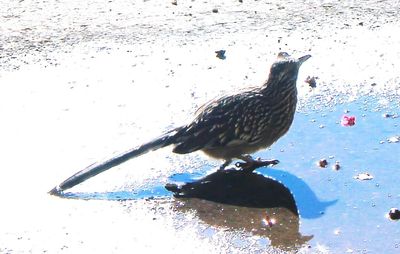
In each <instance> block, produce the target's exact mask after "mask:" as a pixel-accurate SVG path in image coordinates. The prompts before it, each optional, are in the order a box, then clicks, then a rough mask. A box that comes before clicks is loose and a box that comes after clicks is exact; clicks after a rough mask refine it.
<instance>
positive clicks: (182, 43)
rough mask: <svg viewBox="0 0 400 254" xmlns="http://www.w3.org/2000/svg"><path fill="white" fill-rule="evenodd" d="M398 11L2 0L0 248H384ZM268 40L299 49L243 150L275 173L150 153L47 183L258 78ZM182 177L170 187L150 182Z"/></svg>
mask: <svg viewBox="0 0 400 254" xmlns="http://www.w3.org/2000/svg"><path fill="white" fill-rule="evenodd" d="M399 12H400V10H399V3H398V2H397V1H353V2H352V1H347V2H346V3H343V2H342V1H340V2H338V1H285V3H282V2H281V1H269V2H266V1H246V0H243V2H239V1H223V2H221V1H186V2H185V3H183V1H182V3H181V2H180V1H178V2H177V5H174V4H172V3H171V2H169V1H152V0H150V1H143V2H129V1H108V2H105V1H93V0H92V1H86V2H82V1H57V2H54V1H42V2H33V1H10V2H1V3H0V21H1V22H0V24H1V25H0V31H1V33H0V41H1V44H0V66H1V68H0V84H1V85H0V88H1V93H0V115H1V127H0V130H1V132H0V140H1V143H0V154H1V155H2V156H1V165H2V166H1V170H0V198H1V199H0V200H1V202H2V205H1V207H2V208H1V213H0V214H1V216H0V225H1V227H0V228H1V229H0V253H27V252H32V253H58V252H63V253H76V252H97V253H131V252H132V251H138V252H140V251H143V252H144V251H146V252H150V251H163V252H167V253H172V252H175V253H187V252H193V253H204V252H209V253H285V252H300V253H346V252H348V253H398V251H399V249H400V237H399V236H400V228H399V222H398V221H392V220H389V219H388V218H387V217H386V214H387V213H388V212H389V210H390V208H392V207H400V193H399V187H398V184H397V183H398V182H399V180H400V179H399V174H398V170H399V167H400V161H399V159H398V154H399V153H400V147H399V142H398V140H399V136H400V129H399V124H400V123H399V121H400V120H399V119H400V118H398V114H400V109H399V108H400V100H399V92H398V91H399V86H400V72H399V68H398V59H400V47H399V45H400V20H399V14H400V13H399ZM220 49H224V50H226V59H224V60H222V59H219V58H216V57H215V53H214V52H215V51H216V50H220ZM282 50H283V51H287V52H290V53H292V54H294V55H297V56H300V55H303V54H311V55H312V56H313V57H312V58H311V59H310V60H308V61H307V62H306V63H305V64H304V65H303V66H302V69H301V71H300V75H299V81H298V88H299V100H300V103H299V105H298V112H297V114H296V117H295V122H294V124H293V126H292V128H291V130H290V131H289V133H288V134H287V135H286V136H285V137H284V138H282V139H281V140H280V141H279V142H277V143H276V144H275V145H274V146H273V147H272V148H271V149H269V150H266V151H262V152H260V153H258V154H257V156H260V157H263V158H277V159H279V160H280V162H281V163H280V164H278V165H277V166H275V167H273V168H262V169H259V170H257V171H256V173H255V174H252V175H247V176H243V175H240V174H238V172H236V171H232V172H231V171H228V172H226V175H222V176H221V175H218V174H215V173H214V172H215V170H214V168H215V167H217V166H218V165H219V163H220V162H218V161H213V160H209V159H208V158H206V157H205V156H203V155H202V154H190V155H184V156H182V155H181V156H180V155H174V154H171V152H170V149H168V148H167V149H164V150H159V151H156V152H153V153H149V154H146V155H144V156H142V157H140V158H138V159H135V160H132V161H129V162H127V163H125V164H123V165H121V166H119V167H117V168H115V169H113V170H110V171H109V172H106V173H104V174H102V175H99V176H97V177H95V178H93V179H91V180H89V181H87V182H85V183H83V184H81V185H79V186H77V187H75V188H73V189H71V190H69V191H68V192H67V193H66V197H68V198H69V199H68V198H57V197H53V196H50V195H48V194H47V191H49V190H50V189H51V188H52V187H54V185H55V184H57V183H59V182H61V181H62V180H64V179H65V178H66V177H68V176H70V175H71V174H73V173H75V172H76V171H77V170H80V169H82V168H83V167H85V166H87V165H89V164H91V163H92V162H94V161H98V160H101V159H103V158H107V157H109V156H110V155H112V154H113V153H116V152H120V151H123V150H126V149H128V148H131V147H133V146H136V145H138V144H141V143H142V142H145V141H148V140H149V139H151V138H153V137H155V136H158V135H159V134H160V133H162V132H164V131H165V130H168V129H170V128H172V127H173V126H178V125H180V124H183V123H185V122H187V121H189V120H190V119H191V117H192V114H193V113H194V111H195V110H196V108H197V107H198V106H200V105H201V104H202V103H204V102H206V101H208V100H209V99H212V98H214V97H215V96H218V95H221V94H223V93H224V92H227V91H232V90H236V89H239V88H242V87H246V86H251V85H257V84H259V83H261V82H262V81H263V80H264V79H265V78H266V77H267V75H268V68H269V65H270V64H271V62H272V61H273V60H274V58H275V56H276V54H277V52H279V51H282ZM307 76H311V77H312V76H314V77H318V78H317V79H316V87H315V88H310V86H309V85H308V84H307V83H305V82H304V80H305V79H306V78H307ZM343 115H348V116H355V119H356V123H355V125H354V126H348V127H345V126H342V124H341V119H342V117H343ZM324 158H325V159H326V161H327V163H328V165H327V167H326V168H321V167H319V166H318V162H319V161H320V160H321V159H324ZM336 162H338V163H339V165H340V168H339V170H334V169H332V166H333V165H334V164H335V163H336ZM213 173H214V174H213ZM360 173H369V176H372V177H369V178H372V179H370V180H360V179H355V177H356V176H357V175H359V174H360ZM367 176H368V175H367ZM204 177H207V178H206V181H205V182H206V183H207V184H208V185H206V187H208V188H205V189H202V187H204V185H205V184H204V180H205V179H203V178H204ZM366 178H368V177H366ZM210 179H211V180H210ZM221 179H222V180H221ZM228 180H229V181H228ZM201 181H203V182H201ZM227 182H229V185H227V184H226V183H227ZM184 183H189V185H186V186H189V187H188V188H187V189H185V188H186V187H182V188H181V189H170V190H175V191H176V192H177V193H176V195H177V197H174V196H173V192H171V191H168V190H166V189H165V188H164V186H165V185H166V184H178V185H182V184H184ZM198 183H202V184H198ZM182 190H183V191H182ZM191 190H192V191H191ZM179 191H180V192H179ZM182 196H183V197H182ZM296 208H297V209H296ZM297 214H299V215H297Z"/></svg>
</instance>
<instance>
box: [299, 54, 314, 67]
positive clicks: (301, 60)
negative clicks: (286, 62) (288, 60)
mask: <svg viewBox="0 0 400 254" xmlns="http://www.w3.org/2000/svg"><path fill="white" fill-rule="evenodd" d="M310 57H311V55H305V56H302V57H299V59H298V60H297V61H298V63H299V66H300V65H301V64H302V63H304V62H305V61H307V59H308V58H310Z"/></svg>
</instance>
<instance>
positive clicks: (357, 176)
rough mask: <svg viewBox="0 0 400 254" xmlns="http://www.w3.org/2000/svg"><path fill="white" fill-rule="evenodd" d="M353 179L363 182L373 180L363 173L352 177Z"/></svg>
mask: <svg viewBox="0 0 400 254" xmlns="http://www.w3.org/2000/svg"><path fill="white" fill-rule="evenodd" d="M354 179H358V180H362V181H364V180H372V179H374V177H373V176H372V175H371V174H370V173H367V172H365V173H360V174H358V175H356V176H355V177H354Z"/></svg>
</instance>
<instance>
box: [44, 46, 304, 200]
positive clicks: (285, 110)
mask: <svg viewBox="0 0 400 254" xmlns="http://www.w3.org/2000/svg"><path fill="white" fill-rule="evenodd" d="M310 57H311V56H310V55H305V56H303V57H300V58H293V57H291V56H290V55H289V54H287V53H285V52H281V53H279V54H278V58H277V60H276V61H275V62H274V63H273V65H272V66H271V69H270V73H269V77H268V79H267V81H266V82H264V84H263V85H262V86H260V87H257V88H251V89H248V90H245V91H242V92H240V93H237V94H233V95H227V96H223V97H221V98H219V99H215V100H212V101H211V102H209V103H207V104H205V105H203V106H202V107H200V108H199V109H198V110H197V112H196V117H195V119H194V120H193V121H192V122H191V123H189V124H187V125H185V126H181V127H178V128H175V129H173V130H171V131H169V132H167V133H165V134H163V135H162V136H161V137H158V138H156V139H154V140H152V141H150V142H148V143H146V144H143V145H141V146H139V147H136V148H134V149H131V150H129V151H126V152H124V153H122V154H120V155H117V156H115V157H113V158H111V159H109V160H107V161H104V162H100V163H95V164H92V165H90V166H88V167H87V168H85V169H83V170H81V171H79V172H77V173H76V174H75V175H73V176H71V177H70V178H68V179H67V180H65V181H64V182H62V183H61V184H59V185H58V186H56V187H55V188H53V189H52V190H51V191H50V193H51V194H58V193H60V192H62V191H64V190H66V189H69V188H72V187H73V186H75V185H77V184H79V183H81V182H83V181H85V180H87V179H89V178H91V177H93V176H95V175H97V174H99V173H101V172H103V171H105V170H108V169H110V168H112V167H115V166H117V165H119V164H121V163H123V162H125V161H127V160H129V159H132V158H135V157H137V156H140V155H142V154H144V153H146V152H149V151H152V150H156V149H159V148H162V147H165V146H169V145H173V146H174V148H173V152H174V153H178V154H186V153H191V152H195V151H198V150H200V151H203V152H204V153H205V154H207V155H209V156H211V157H213V158H217V159H222V160H224V163H223V164H222V165H221V167H220V170H223V169H224V168H225V167H226V166H228V165H229V164H230V163H231V162H232V160H233V159H240V160H243V162H240V163H237V164H236V166H238V167H240V168H242V169H243V170H245V171H249V172H251V171H253V170H255V169H256V168H258V167H262V166H268V165H274V164H277V163H278V162H279V161H277V160H261V159H253V158H252V157H251V156H250V154H252V153H254V152H256V151H258V150H260V149H265V148H267V147H269V146H271V145H272V144H273V143H275V142H276V141H277V140H278V139H279V138H280V137H282V136H283V135H284V134H285V133H286V132H287V131H288V130H289V128H290V126H291V125H292V122H293V118H294V114H295V111H296V104H297V88H296V81H297V75H298V72H299V68H300V66H301V64H302V63H303V62H305V61H306V60H307V59H308V58H310Z"/></svg>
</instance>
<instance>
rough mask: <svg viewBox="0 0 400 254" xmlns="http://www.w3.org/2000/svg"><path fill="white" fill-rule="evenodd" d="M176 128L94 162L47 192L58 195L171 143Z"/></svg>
mask: <svg viewBox="0 0 400 254" xmlns="http://www.w3.org/2000/svg"><path fill="white" fill-rule="evenodd" d="M175 133H176V130H173V131H170V132H167V133H166V134H164V135H162V136H161V137H159V138H156V139H154V140H152V141H150V142H148V143H145V144H143V145H141V146H139V147H136V148H133V149H131V150H128V151H125V152H124V153H121V154H119V155H117V156H115V157H113V158H111V159H109V160H106V161H104V162H96V163H94V164H92V165H90V166H88V167H86V168H84V169H82V170H81V171H79V172H77V173H75V174H74V175H72V176H71V177H69V178H68V179H66V180H65V181H64V182H62V183H60V184H59V185H57V186H56V187H54V188H53V189H52V190H51V191H49V194H51V195H59V194H60V193H62V192H63V191H64V190H67V189H69V188H72V187H74V186H75V185H77V184H80V183H82V182H84V181H86V180H87V179H89V178H91V177H93V176H95V175H98V174H100V173H102V172H104V171H106V170H108V169H110V168H112V167H115V166H117V165H119V164H121V163H123V162H125V161H127V160H129V159H132V158H135V157H138V156H140V155H142V154H144V153H147V152H149V151H153V150H157V149H159V148H162V147H165V146H168V145H171V144H173V143H174V136H175Z"/></svg>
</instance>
